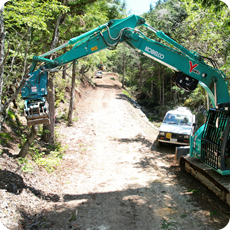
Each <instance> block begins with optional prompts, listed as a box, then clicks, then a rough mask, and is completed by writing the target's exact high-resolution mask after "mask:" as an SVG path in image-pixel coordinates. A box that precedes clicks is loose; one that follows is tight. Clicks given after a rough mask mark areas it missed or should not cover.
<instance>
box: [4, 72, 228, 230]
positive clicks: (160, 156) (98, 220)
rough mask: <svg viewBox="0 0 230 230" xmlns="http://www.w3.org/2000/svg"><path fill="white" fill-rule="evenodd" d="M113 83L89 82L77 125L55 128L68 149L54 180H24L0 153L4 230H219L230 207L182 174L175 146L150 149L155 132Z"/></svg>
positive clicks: (8, 155)
mask: <svg viewBox="0 0 230 230" xmlns="http://www.w3.org/2000/svg"><path fill="white" fill-rule="evenodd" d="M116 79H117V77H116V75H114V76H113V75H104V76H103V78H102V79H94V82H95V84H96V87H95V88H87V89H85V91H84V92H82V93H81V97H79V99H78V101H77V103H76V106H77V108H76V110H77V113H78V121H77V122H75V123H74V125H73V126H72V127H67V126H66V124H65V123H61V122H59V123H58V124H57V126H58V132H59V134H60V136H61V139H62V143H63V144H64V145H68V148H67V150H66V154H65V156H64V158H63V160H62V162H61V165H60V166H59V168H58V169H57V170H56V171H55V172H53V173H50V174H49V173H47V172H46V170H45V169H42V168H38V167H37V168H36V167H35V168H34V171H33V172H28V173H24V172H22V171H21V169H20V167H19V166H18V164H17V160H16V159H14V158H13V157H12V156H13V155H14V154H16V153H17V149H16V144H17V143H15V146H9V147H8V148H5V149H4V154H2V155H1V158H0V163H1V169H0V201H1V203H0V220H1V222H2V223H3V224H4V225H5V226H6V227H7V228H8V229H63V230H64V229H82V230H93V229H94V230H107V229H111V230H134V229H141V230H142V229H146V230H147V229H148V230H152V229H156V230H158V229H179V230H180V229H186V230H190V229H191V230H194V229H213V230H214V229H215V230H218V229H222V228H224V227H225V226H226V225H227V223H228V221H229V215H228V213H227V212H226V211H227V210H229V208H228V206H227V205H226V204H225V203H223V202H222V201H221V200H220V199H219V198H217V197H216V196H215V195H214V194H213V193H212V192H211V191H209V190H208V189H207V188H206V187H205V186H203V185H202V184H201V183H200V182H199V181H198V180H196V179H195V178H193V177H192V176H191V175H189V174H187V173H185V172H181V171H180V169H179V166H178V162H177V161H176V160H175V159H174V153H175V146H173V145H165V146H164V147H162V148H160V149H156V148H155V145H154V141H155V139H156V135H157V128H156V127H154V125H153V124H152V123H150V122H149V121H148V119H147V117H146V116H145V114H144V113H143V112H142V111H141V109H140V107H139V106H136V104H133V103H132V101H130V99H129V98H127V97H126V96H125V95H124V94H123V93H122V89H121V84H120V82H119V81H117V80H116Z"/></svg>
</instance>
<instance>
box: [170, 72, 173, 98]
mask: <svg viewBox="0 0 230 230" xmlns="http://www.w3.org/2000/svg"><path fill="white" fill-rule="evenodd" d="M172 87H173V81H172V73H171V74H170V101H172V96H173V89H172Z"/></svg>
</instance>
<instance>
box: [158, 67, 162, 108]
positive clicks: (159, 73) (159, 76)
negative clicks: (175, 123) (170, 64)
mask: <svg viewBox="0 0 230 230" xmlns="http://www.w3.org/2000/svg"><path fill="white" fill-rule="evenodd" d="M158 81H159V84H158V85H159V104H160V106H161V101H162V100H161V65H159V71H158Z"/></svg>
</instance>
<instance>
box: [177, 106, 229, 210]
mask: <svg viewBox="0 0 230 230" xmlns="http://www.w3.org/2000/svg"><path fill="white" fill-rule="evenodd" d="M229 123H230V111H229V103H226V104H222V105H219V106H218V108H217V109H210V110H209V112H208V115H207V121H206V123H205V126H204V131H203V134H202V137H201V148H200V149H199V145H197V142H196V141H197V139H195V140H194V138H191V140H194V142H193V143H191V144H190V154H189V155H187V156H182V157H180V159H179V162H180V167H181V170H186V171H187V172H188V173H190V174H192V175H193V176H194V177H196V178H197V179H198V180H200V181H201V182H202V183H203V184H205V185H206V186H207V187H208V188H209V189H210V190H212V191H213V192H214V193H215V194H216V195H217V196H218V197H220V198H221V199H222V200H223V201H225V202H226V203H227V204H228V205H229V206H230V167H229V166H230V158H229V156H230V134H229V131H230V127H229ZM196 145H197V146H196ZM196 153H200V155H199V154H196Z"/></svg>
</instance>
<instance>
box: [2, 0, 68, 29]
mask: <svg viewBox="0 0 230 230" xmlns="http://www.w3.org/2000/svg"><path fill="white" fill-rule="evenodd" d="M61 12H67V8H66V7H65V6H63V5H61V3H60V2H59V1H58V0H47V1H44V0H43V1H35V0H27V1H17V0H11V1H10V2H8V3H7V4H5V7H4V18H5V21H4V22H5V26H6V28H7V30H8V29H10V28H12V29H13V28H14V29H16V28H21V27H24V28H26V27H27V28H28V27H32V28H33V29H35V30H45V31H49V30H48V21H49V20H53V19H54V16H55V14H60V13H61Z"/></svg>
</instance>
